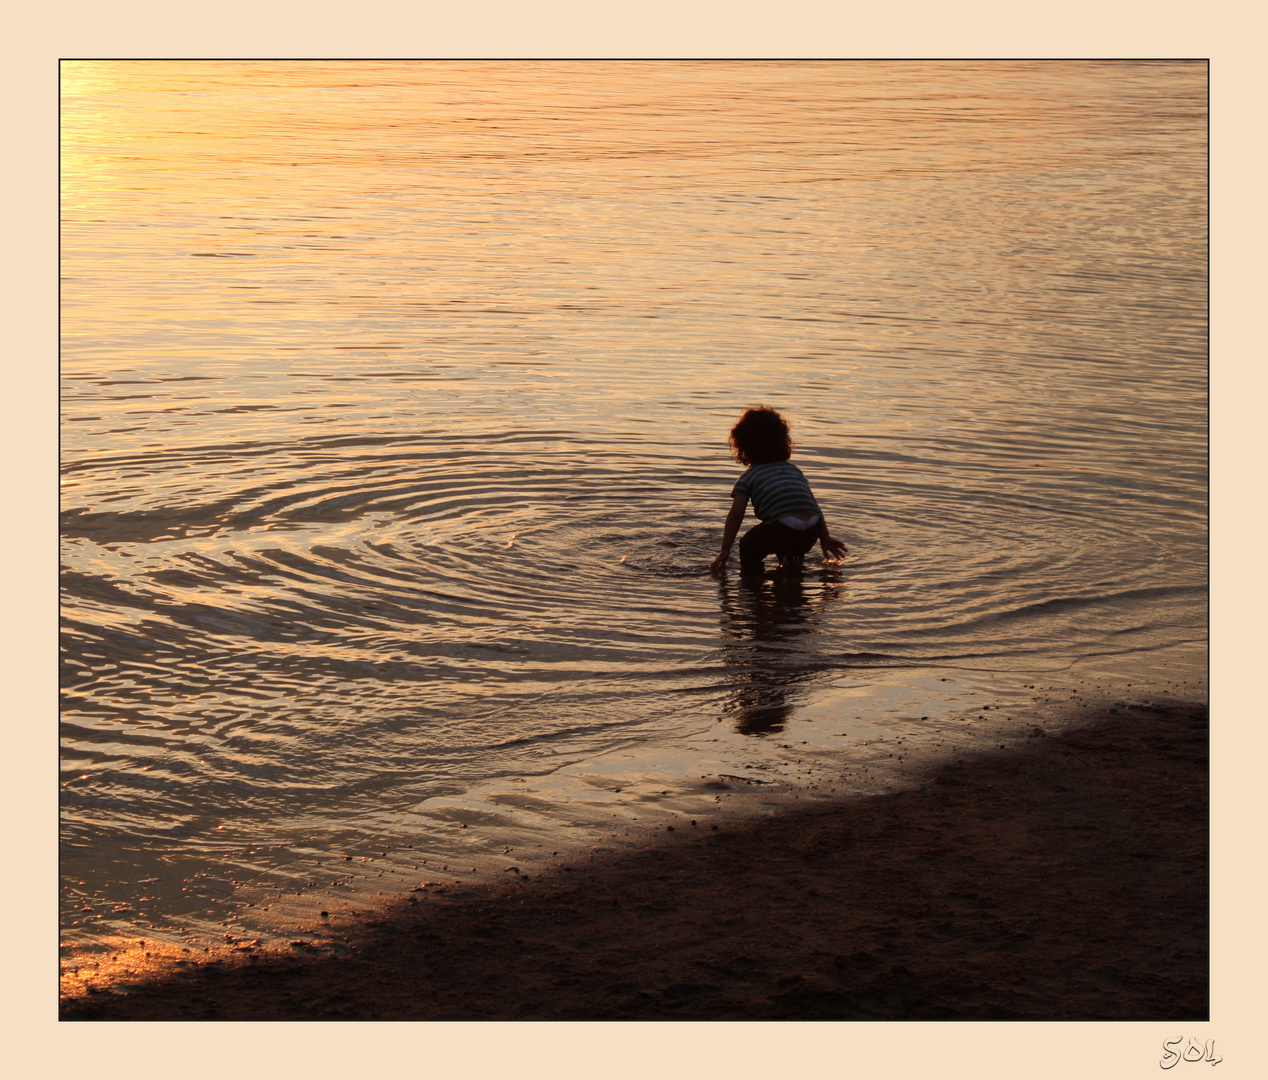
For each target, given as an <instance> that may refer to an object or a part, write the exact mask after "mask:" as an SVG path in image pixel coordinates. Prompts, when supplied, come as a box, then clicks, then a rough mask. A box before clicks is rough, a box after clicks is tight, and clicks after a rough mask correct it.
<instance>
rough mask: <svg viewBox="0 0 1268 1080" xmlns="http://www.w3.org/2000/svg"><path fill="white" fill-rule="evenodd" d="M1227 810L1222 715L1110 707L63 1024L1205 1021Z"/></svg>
mask: <svg viewBox="0 0 1268 1080" xmlns="http://www.w3.org/2000/svg"><path fill="white" fill-rule="evenodd" d="M1207 792H1208V772H1207V710H1206V708H1205V706H1201V705H1174V704H1170V705H1146V704H1137V705H1130V706H1120V707H1116V708H1113V709H1110V710H1104V709H1102V710H1100V711H1098V712H1096V713H1093V714H1089V715H1086V716H1083V717H1081V718H1079V721H1078V722H1077V723H1076V724H1074V725H1072V726H1070V727H1066V728H1063V729H1062V732H1061V733H1060V734H1055V735H1053V734H1043V733H1042V732H1041V729H1039V728H1036V729H1034V733H1033V737H1031V738H1030V739H1029V740H1027V742H1026V743H1025V744H1023V745H1021V746H1017V747H1015V748H1012V749H1008V750H999V751H995V752H993V753H987V754H980V755H978V756H974V757H969V756H965V755H962V756H961V757H960V758H959V759H958V760H957V761H955V762H953V763H950V764H947V765H944V766H941V767H939V768H937V769H935V770H931V771H930V772H928V773H927V774H926V775H925V776H924V778H923V783H922V785H921V786H920V787H919V788H915V789H911V790H905V791H900V792H897V793H892V794H887V795H880V796H876V797H873V798H866V799H859V800H855V801H851V802H843V803H837V804H831V805H827V806H825V805H822V804H821V805H819V806H817V807H814V808H805V809H798V810H794V811H790V812H787V813H783V814H780V815H778V816H775V817H766V818H761V819H754V820H746V821H742V822H736V823H733V824H723V825H721V826H720V827H718V828H713V827H710V826H705V825H703V824H702V825H701V826H700V827H697V828H679V829H677V830H675V831H667V832H665V833H663V834H660V836H659V838H658V841H657V842H656V843H655V844H652V845H649V846H648V847H646V848H644V849H641V850H637V851H634V852H632V853H629V852H627V853H623V854H620V855H611V854H603V853H599V854H593V855H590V856H582V857H580V858H578V859H576V860H575V861H573V862H572V863H570V864H567V865H563V866H560V867H557V868H554V869H552V870H551V871H549V872H548V873H544V874H540V875H537V876H534V877H532V878H531V879H530V878H529V877H527V876H526V875H524V874H521V873H519V872H518V871H512V870H507V871H506V872H505V878H506V881H505V882H504V883H503V884H500V885H497V886H489V885H461V886H444V887H433V886H429V887H428V888H426V889H423V890H421V891H416V892H414V893H411V894H410V895H408V896H407V897H403V898H401V899H400V900H399V901H395V902H393V903H392V904H391V905H389V906H387V907H386V908H384V909H382V910H380V911H378V912H375V913H373V914H363V915H361V916H358V917H355V918H352V917H347V916H343V915H340V916H337V917H332V918H331V919H329V920H328V933H327V935H326V936H325V937H324V938H323V939H322V940H320V941H319V942H318V943H317V944H312V943H309V942H295V943H293V944H292V945H291V946H290V947H289V948H288V949H286V950H282V951H278V950H272V951H265V950H255V951H237V952H233V953H226V954H224V955H223V956H216V957H214V958H206V957H203V958H198V957H200V955H201V954H197V953H195V954H190V953H188V952H184V953H182V952H181V951H180V950H169V951H168V952H161V951H157V947H155V950H156V951H154V953H153V955H152V956H151V957H150V958H149V959H148V960H146V959H145V958H144V957H143V956H141V955H139V954H138V955H137V956H136V957H134V958H130V957H128V956H121V957H120V958H119V961H118V962H117V963H116V964H114V965H113V966H110V965H102V967H100V968H94V967H93V966H91V965H90V964H77V965H73V966H72V967H70V968H68V969H67V970H66V971H64V974H63V998H62V1017H63V1018H64V1019H103V1020H109V1019H144V1020H162V1019H171V1020H191V1019H223V1020H266V1019H267V1020H301V1019H314V1020H316V1019H321V1020H334V1019H413V1020H429V1019H435V1020H441V1019H445V1020H457V1019H489V1020H509V1019H534V1020H545V1019H568V1020H589V1019H674V1018H680V1019H694V1020H704V1019H718V1020H722V1019H730V1020H758V1019H781V1020H808V1019H842V1020H849V1019H859V1020H878V1019H905V1020H917V1019H944V1020H957V1019H1032V1020H1054V1019H1079V1020H1093V1019H1113V1020H1148V1019H1154V1020H1163V1019H1166V1020H1204V1019H1207V1017H1208V990H1209V979H1208V939H1209V935H1208V917H1209V916H1208V912H1209V905H1208V867H1207V861H1208V849H1209V846H1208V818H1207V805H1208V800H1207ZM508 865H510V864H508ZM194 958H198V959H194Z"/></svg>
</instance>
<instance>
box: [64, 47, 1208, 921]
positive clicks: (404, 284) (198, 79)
mask: <svg viewBox="0 0 1268 1080" xmlns="http://www.w3.org/2000/svg"><path fill="white" fill-rule="evenodd" d="M1205 80H1206V69H1205V66H1204V65H1201V64H1172V63H1154V64H1149V63H1125V64H1120V63H1071V64H1067V63H1002V62H1001V63H986V64H971V63H954V64H934V63H915V64H904V63H888V62H886V63H879V62H877V63H857V64H848V63H822V64H821V63H744V64H722V63H718V64H679V63H656V64H620V63H618V64H528V63H494V64H466V63H443V64H416V63H361V62H356V63H333V64H328V63H318V62H312V63H290V64H286V63H256V62H235V63H218V62H197V63H115V62H109V63H101V62H92V63H68V64H65V65H64V67H63V135H62V138H63V221H64V224H63V232H62V243H63V286H62V295H63V323H62V331H63V348H62V376H63V393H64V398H63V411H62V419H63V434H62V451H63V466H62V495H63V499H62V504H63V517H62V535H63V546H62V558H63V589H64V592H63V608H62V616H63V649H64V652H63V712H62V735H63V747H64V750H63V762H64V764H63V775H62V792H63V794H62V803H63V838H64V839H63V856H62V867H63V871H64V873H65V888H64V898H65V915H66V917H65V928H64V939H65V940H67V941H72V942H74V941H89V940H92V939H94V938H98V937H101V936H102V935H108V934H113V933H132V932H141V931H143V932H145V933H147V934H156V935H160V936H161V935H167V936H169V937H172V938H173V939H174V940H186V939H188V940H194V938H195V937H198V936H199V935H201V937H202V938H206V937H207V936H209V935H210V934H211V933H212V932H213V931H214V932H215V934H216V935H217V936H223V935H222V933H221V931H222V929H223V925H222V924H223V919H222V916H224V914H225V912H226V911H227V910H229V909H230V908H232V910H233V912H234V918H235V919H237V920H239V921H238V922H234V926H235V927H236V926H238V925H239V922H240V923H241V925H242V926H245V927H251V928H252V929H251V930H250V931H249V932H252V933H256V932H258V933H265V932H266V930H267V927H266V925H265V924H266V923H267V919H264V920H261V916H260V913H261V911H262V910H263V909H264V908H265V905H266V904H272V905H273V908H272V909H271V910H273V912H274V914H275V915H276V914H277V913H278V912H286V913H291V912H293V911H296V910H299V909H300V908H301V907H302V904H301V903H300V901H301V900H303V899H304V897H321V899H320V900H314V901H313V902H314V904H317V905H318V906H320V905H321V904H326V905H330V904H333V903H334V902H335V901H334V900H331V899H327V898H328V897H339V896H344V897H346V898H347V902H348V903H352V904H355V903H360V902H362V901H364V899H365V898H366V896H367V895H369V896H373V895H376V894H377V892H378V891H382V890H381V889H380V886H383V882H382V881H380V880H379V869H382V870H383V871H384V875H385V876H386V877H387V880H393V879H395V881H396V884H395V885H394V886H393V888H403V887H408V886H410V885H413V884H414V883H416V881H417V880H418V874H419V873H421V872H423V869H422V868H424V867H425V869H426V870H427V871H430V870H432V869H435V868H436V864H439V865H440V866H443V867H447V868H448V867H450V866H451V864H452V871H451V872H457V871H458V869H459V867H460V864H461V870H462V872H464V873H467V872H469V871H470V870H471V868H473V867H474V868H478V869H480V870H481V871H482V872H483V871H484V869H486V868H487V867H488V866H491V865H493V863H494V862H496V861H497V860H498V859H500V858H501V856H502V854H504V853H505V849H510V853H515V852H517V851H519V852H524V851H529V850H531V851H532V852H540V853H542V854H549V851H552V850H555V849H559V848H562V847H565V846H566V845H567V844H569V843H580V842H587V841H588V840H591V839H593V838H594V837H596V836H599V835H601V834H602V832H603V830H604V829H609V830H610V829H612V828H614V827H615V825H613V820H615V822H616V824H617V825H622V826H623V825H624V823H626V822H628V821H656V820H661V819H660V818H658V817H657V816H656V815H657V814H661V815H663V814H669V813H671V812H674V807H673V805H670V804H671V803H672V800H673V799H675V798H677V799H681V800H686V801H684V802H681V804H680V805H679V809H680V810H682V811H683V812H687V811H686V810H685V809H684V808H687V807H690V808H692V809H691V811H690V812H693V813H694V812H695V809H694V808H695V807H696V806H698V805H699V803H700V799H702V798H710V799H712V798H716V796H714V795H710V794H708V793H709V792H710V791H712V790H714V789H713V788H707V787H699V785H697V786H698V787H699V790H693V789H692V787H691V785H692V784H693V783H695V781H696V778H700V780H701V782H704V781H708V782H710V783H715V784H716V783H720V782H721V781H718V780H717V779H716V778H717V776H719V775H723V774H726V771H727V770H728V769H731V770H735V769H741V770H742V769H744V768H745V767H746V766H747V767H748V768H750V769H753V770H759V771H760V770H762V769H767V770H769V769H775V768H776V763H780V762H782V763H783V764H782V766H780V767H781V768H783V772H781V773H780V776H781V779H780V783H785V784H786V785H789V784H791V785H794V786H795V782H796V778H797V776H798V775H800V774H799V773H798V772H797V769H796V768H794V763H795V762H796V761H797V759H796V758H794V757H790V756H789V753H788V750H789V748H790V747H793V746H796V747H801V746H802V745H803V744H804V745H805V747H806V748H807V749H806V750H804V751H801V750H797V751H796V752H797V753H803V754H804V755H810V754H812V753H813V754H814V755H816V758H815V760H816V761H817V762H818V763H819V765H821V766H822V767H823V768H824V769H828V770H829V771H830V770H831V769H836V770H837V772H839V771H840V769H842V768H845V767H846V766H847V765H851V764H853V765H857V764H858V763H859V762H861V761H863V760H865V759H867V758H868V754H869V753H871V752H872V751H865V750H864V749H862V748H861V745H860V744H861V742H864V741H866V742H870V743H871V744H872V750H873V751H874V749H875V742H874V738H871V737H868V736H875V733H876V732H879V731H886V730H891V729H892V730H897V729H896V728H893V725H894V724H898V723H900V722H901V724H902V725H905V726H903V727H902V731H903V732H905V733H907V734H908V736H909V737H910V738H912V739H916V740H919V738H921V736H922V732H923V734H924V735H925V736H927V738H926V740H925V741H926V743H927V744H928V745H929V746H933V745H935V741H934V740H935V738H936V731H935V728H936V724H937V720H938V717H940V716H944V715H945V716H950V715H951V714H953V713H955V712H956V711H957V710H960V711H961V712H962V711H963V709H964V708H965V707H966V706H967V704H968V703H970V702H971V703H973V704H974V707H980V703H981V702H987V701H990V702H994V703H995V704H997V705H998V704H999V703H1000V702H1003V703H1004V704H1006V705H1008V706H1009V709H1008V710H1006V711H1010V712H1017V713H1018V714H1019V715H1020V711H1021V708H1022V706H1023V704H1027V703H1029V704H1035V705H1038V704H1041V703H1042V701H1036V698H1037V697H1041V692H1040V691H1039V690H1037V689H1035V688H1036V687H1038V686H1039V685H1040V684H1042V686H1043V687H1045V688H1049V687H1057V686H1060V687H1062V688H1063V692H1064V690H1065V689H1068V688H1069V686H1071V685H1075V683H1076V682H1078V680H1080V679H1081V680H1083V682H1082V683H1080V684H1079V685H1083V684H1087V685H1089V686H1090V685H1091V684H1092V683H1093V682H1094V683H1095V685H1096V688H1097V691H1098V692H1103V693H1105V694H1110V695H1113V694H1116V693H1126V692H1129V691H1127V690H1126V689H1125V688H1126V687H1127V686H1128V684H1132V683H1134V684H1135V685H1136V686H1139V685H1141V684H1142V683H1143V684H1147V685H1151V686H1153V687H1155V688H1157V687H1159V686H1160V685H1161V683H1162V682H1163V681H1166V680H1171V681H1172V682H1173V683H1174V684H1175V685H1176V686H1177V687H1179V686H1181V685H1185V686H1187V688H1188V689H1189V690H1192V688H1193V687H1194V686H1196V685H1198V684H1199V683H1200V682H1201V679H1202V676H1203V669H1204V656H1205V640H1206V562H1205V560H1206V546H1205V544H1206V537H1205V493H1206V447H1205V421H1206V413H1205V410H1206V321H1205V320H1206V278H1205V259H1206V232H1205V228H1206V188H1205V167H1206V161H1205V152H1206V150H1205V123H1206V111H1205V109H1206V98H1205V94H1206V84H1205ZM759 402H761V403H765V404H768V405H772V406H775V407H777V408H780V409H781V410H783V411H784V412H785V413H786V415H787V416H788V417H789V418H790V420H791V422H792V425H793V431H794V437H795V438H796V440H797V444H798V450H797V454H796V457H795V459H794V460H795V461H796V462H797V463H798V464H799V465H800V466H801V467H802V469H803V470H804V471H805V472H806V474H807V475H808V477H809V479H810V481H811V484H812V485H813V487H814V489H815V492H816V494H817V495H818V497H819V500H820V502H821V503H822V504H823V506H824V509H825V513H826V515H827V518H828V520H829V522H830V524H831V527H832V530H833V532H834V533H835V534H836V535H838V536H839V537H841V538H842V539H843V540H845V542H846V543H847V544H848V545H849V546H850V549H851V551H850V555H849V556H848V558H847V559H846V561H845V563H844V564H843V565H842V566H840V567H821V566H820V565H819V564H818V561H817V558H812V559H811V560H810V561H809V562H808V565H807V570H806V573H805V574H804V577H803V578H802V579H799V580H774V579H772V580H769V581H767V582H765V583H764V584H762V585H761V586H760V587H759V588H756V589H754V588H749V587H747V586H745V585H743V584H742V583H741V582H739V581H738V580H737V578H736V575H735V573H734V571H733V572H732V573H731V574H729V575H728V576H727V577H726V578H724V579H721V580H719V579H716V578H714V577H712V576H710V575H709V574H708V573H707V572H706V571H705V567H706V566H707V564H708V562H709V560H710V559H711V558H712V556H713V554H714V553H715V552H716V548H717V543H718V539H719V536H720V532H721V524H722V519H723V517H724V516H725V513H726V510H727V507H728V506H729V501H730V500H729V492H730V486H731V484H732V483H733V481H734V479H735V477H736V475H737V474H738V467H737V466H736V465H735V464H734V463H733V462H731V461H730V460H729V459H728V457H727V448H726V445H725V439H726V433H727V431H728V430H729V427H730V425H731V424H732V423H733V422H734V420H735V418H736V417H737V416H738V414H739V413H740V411H742V409H743V408H745V407H747V406H749V405H752V404H755V403H759ZM750 520H751V519H750ZM1164 677H1165V678H1164ZM1072 680H1074V681H1072ZM1054 692H1055V691H1054ZM922 715H924V716H928V717H930V718H932V719H930V720H929V726H928V730H925V729H923V728H921V726H920V725H921V721H920V717H921V716H922ZM1019 722H1020V721H1019ZM887 725H888V726H887ZM860 736H863V738H860ZM887 752H888V751H887ZM736 762H740V763H741V764H738V765H737V764H735V763H736ZM784 766H786V767H784ZM776 771H778V769H776ZM751 775H752V776H756V773H752V774H751ZM710 777H712V778H713V779H712V780H709V778H710ZM517 785H518V786H517ZM618 789H619V790H618ZM788 790H790V791H791V790H792V788H791V787H789V788H788ZM666 797H668V800H669V801H667V800H666ZM692 800H694V801H692ZM408 845H413V847H409V846H408ZM389 853H391V854H389ZM424 853H425V854H424ZM345 854H347V855H349V856H350V858H349V859H347V860H345V859H344V858H343V856H344V855H345ZM516 857H517V858H519V857H520V856H519V855H518V854H517V855H516ZM534 857H536V856H534ZM372 858H373V859H377V860H380V861H379V863H378V868H371V867H370V865H369V860H370V859H372ZM424 858H426V859H427V860H428V861H427V863H426V864H424V863H423V861H422V860H423V859H424ZM363 859H364V860H366V862H365V863H361V862H360V860H363ZM332 860H334V861H336V862H337V863H338V864H339V865H338V866H337V867H336V870H337V872H335V871H330V865H331V861H332ZM319 862H320V863H324V864H325V865H324V867H323V868H322V869H321V870H320V871H319V870H318V869H317V868H316V865H315V864H317V863H319ZM354 867H355V868H357V869H356V872H355V873H354V872H353V869H354ZM415 867H419V868H420V870H419V871H417V872H416V871H415ZM497 869H499V870H500V869H501V863H498V864H497ZM322 875H325V876H322ZM358 875H359V876H358ZM388 875H391V876H388ZM336 880H337V881H340V882H342V884H339V885H337V886H336V885H335V884H334V881H336ZM310 883H311V884H310ZM383 888H384V889H386V886H383ZM250 890H254V891H250ZM248 895H250V896H251V897H253V898H254V899H250V900H248V899H247V897H248ZM283 895H285V896H286V897H287V899H286V900H282V899H281V897H282V896H283ZM248 902H250V903H253V904H255V905H256V906H255V908H253V909H251V910H248V909H246V908H245V907H243V906H242V905H244V904H246V903H248ZM297 905H298V906H297ZM85 908H89V909H91V910H89V911H85ZM287 917H289V914H288V916H287ZM252 920H254V922H253V921H252ZM182 927H183V928H184V930H183V931H182V929H181V928H182ZM262 927H265V929H261V928H262ZM234 932H237V931H234ZM243 932H244V933H245V932H248V931H245V930H244V931H243Z"/></svg>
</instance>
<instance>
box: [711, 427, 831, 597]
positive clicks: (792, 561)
mask: <svg viewBox="0 0 1268 1080" xmlns="http://www.w3.org/2000/svg"><path fill="white" fill-rule="evenodd" d="M730 441H731V447H732V450H733V456H734V458H735V460H736V461H738V462H739V463H740V464H741V465H747V466H748V469H747V470H746V471H745V472H744V474H743V475H742V476H741V477H740V478H739V480H737V481H736V482H735V487H734V488H733V489H732V490H731V499H732V502H731V512H730V513H729V514H727V516H726V526H725V528H724V529H723V532H722V550H721V551H719V552H718V557H717V558H716V559H714V560H713V562H711V563H710V564H709V569H710V570H714V571H717V570H721V569H723V568H724V567H725V566H726V560H727V558H728V556H730V554H731V544H732V543H734V541H735V534H736V533H738V532H739V531H740V523H741V522H742V521H743V520H744V509H745V507H746V506H747V505H748V501H749V499H752V500H753V513H755V514H756V515H757V516H758V517H759V518H761V519H762V522H761V524H760V525H755V526H753V528H751V529H749V531H748V532H747V533H745V534H744V539H743V540H741V541H740V573H741V574H760V573H761V572H762V560H763V559H764V558H765V557H766V556H767V555H778V556H779V565H780V566H781V567H782V568H785V569H789V570H795V569H799V568H800V566H801V560H802V559H803V558H804V557H805V554H806V552H807V551H809V550H810V549H811V547H813V546H814V542H815V540H818V541H819V545H820V547H822V549H823V554H824V558H826V559H833V558H835V559H839V558H841V557H842V556H843V555H844V554H845V553H846V551H847V550H848V549H847V548H846V546H845V545H844V544H843V543H841V541H840V540H834V539H833V538H832V537H831V536H830V535H829V533H828V523H827V522H826V521H824V519H823V511H822V510H820V509H819V504H818V503H817V502H815V497H814V495H813V494H812V493H811V491H810V485H809V484H808V483H807V482H806V478H805V477H804V476H803V475H802V473H801V470H800V469H799V468H797V466H796V465H794V464H793V463H792V462H791V461H789V460H788V459H789V457H791V456H792V451H793V444H792V439H791V438H789V435H788V425H787V423H785V422H784V418H783V417H782V416H780V415H779V413H777V412H776V411H775V410H774V409H766V408H756V409H749V410H748V411H747V412H746V413H745V414H744V415H743V416H741V417H740V422H739V423H738V424H736V425H735V427H733V428H732V429H731V440H730Z"/></svg>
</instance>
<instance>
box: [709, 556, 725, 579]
mask: <svg viewBox="0 0 1268 1080" xmlns="http://www.w3.org/2000/svg"><path fill="white" fill-rule="evenodd" d="M729 554H730V552H728V553H727V555H719V556H718V557H717V558H716V559H714V560H713V562H711V563H710V564H709V573H711V574H716V573H717V572H718V571H719V570H725V569H726V560H727V557H728V556H729Z"/></svg>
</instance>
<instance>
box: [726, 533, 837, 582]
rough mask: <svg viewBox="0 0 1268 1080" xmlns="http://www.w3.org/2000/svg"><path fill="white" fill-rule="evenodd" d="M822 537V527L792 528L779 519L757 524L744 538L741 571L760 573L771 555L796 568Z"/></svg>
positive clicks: (792, 568)
mask: <svg viewBox="0 0 1268 1080" xmlns="http://www.w3.org/2000/svg"><path fill="white" fill-rule="evenodd" d="M818 537H819V530H818V529H790V528H789V527H788V526H787V525H784V524H783V523H781V522H778V521H763V522H762V523H761V524H760V525H754V526H753V527H752V528H751V529H749V531H748V532H746V533H745V534H744V538H743V539H742V540H741V541H740V573H741V574H760V573H761V572H762V560H763V559H765V558H766V556H767V555H778V556H779V562H780V565H781V566H783V567H785V568H787V569H789V570H795V569H797V568H798V567H800V566H801V562H802V559H804V558H805V555H806V552H807V551H809V550H810V549H811V548H812V547H814V543H815V540H816V539H818Z"/></svg>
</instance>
